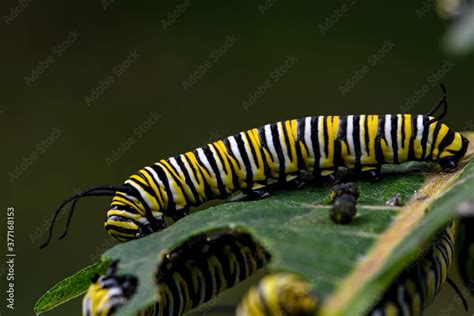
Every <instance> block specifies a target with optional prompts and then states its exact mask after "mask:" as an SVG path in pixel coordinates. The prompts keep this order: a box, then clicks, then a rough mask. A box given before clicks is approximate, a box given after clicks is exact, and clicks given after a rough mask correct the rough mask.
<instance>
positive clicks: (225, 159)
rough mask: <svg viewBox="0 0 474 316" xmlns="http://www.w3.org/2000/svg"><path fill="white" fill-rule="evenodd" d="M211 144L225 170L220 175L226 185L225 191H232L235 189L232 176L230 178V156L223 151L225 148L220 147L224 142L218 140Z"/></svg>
mask: <svg viewBox="0 0 474 316" xmlns="http://www.w3.org/2000/svg"><path fill="white" fill-rule="evenodd" d="M212 146H213V147H214V149H215V150H216V152H218V153H219V156H218V157H217V158H218V159H219V161H220V162H221V164H222V166H223V168H224V171H225V172H222V173H223V174H222V177H223V179H222V182H223V183H224V186H225V187H226V190H227V192H232V191H233V190H234V189H235V188H234V182H233V178H232V169H231V167H230V163H229V159H230V157H229V156H228V155H227V152H226V151H225V149H222V147H224V148H225V145H224V142H222V141H221V140H219V141H217V142H214V143H213V144H212ZM221 146H222V147H221ZM231 163H232V162H231Z"/></svg>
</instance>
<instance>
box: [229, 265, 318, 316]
mask: <svg viewBox="0 0 474 316" xmlns="http://www.w3.org/2000/svg"><path fill="white" fill-rule="evenodd" d="M310 289H311V286H310V284H309V283H307V282H306V281H303V280H302V279H300V278H298V277H297V276H296V275H295V274H292V273H273V274H269V275H267V276H265V277H264V278H263V279H262V280H261V281H260V282H259V283H258V285H257V286H255V287H252V288H251V289H250V290H249V291H248V292H247V294H246V295H245V297H244V298H243V300H242V303H241V304H240V305H239V306H238V307H237V311H236V316H248V315H252V316H286V315H294V316H314V315H316V313H317V308H318V304H317V297H316V295H312V294H311V292H310Z"/></svg>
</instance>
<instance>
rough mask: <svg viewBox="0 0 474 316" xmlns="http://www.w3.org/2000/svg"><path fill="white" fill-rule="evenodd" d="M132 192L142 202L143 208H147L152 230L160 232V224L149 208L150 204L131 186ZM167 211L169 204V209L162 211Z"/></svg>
mask: <svg viewBox="0 0 474 316" xmlns="http://www.w3.org/2000/svg"><path fill="white" fill-rule="evenodd" d="M130 190H131V191H132V196H133V197H135V198H136V199H137V200H138V201H140V203H142V205H143V207H144V208H145V217H146V218H147V219H148V222H149V223H150V226H151V228H152V230H153V231H158V230H159V227H158V222H157V220H156V218H155V217H154V216H153V214H152V213H151V209H150V207H149V206H148V204H147V203H146V202H145V200H144V199H143V198H142V196H141V195H140V193H139V192H138V190H137V189H136V188H134V187H132V186H130ZM167 210H169V204H168V208H163V209H162V210H161V211H162V212H163V213H165V212H166V211H167Z"/></svg>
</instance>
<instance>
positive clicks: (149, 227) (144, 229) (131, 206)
mask: <svg viewBox="0 0 474 316" xmlns="http://www.w3.org/2000/svg"><path fill="white" fill-rule="evenodd" d="M146 214H151V215H149V216H146ZM164 225H165V224H164V219H163V213H161V212H152V211H151V210H149V209H147V207H146V206H144V203H141V202H140V201H139V200H138V199H137V198H135V197H133V196H132V195H130V194H125V193H121V192H118V193H117V194H116V195H115V196H114V198H113V200H112V204H111V206H110V209H109V211H108V212H107V220H106V221H105V223H104V226H105V229H106V230H107V232H108V233H109V234H110V235H111V236H112V237H114V238H116V239H118V240H119V241H128V240H132V239H137V238H141V237H144V236H146V235H149V234H151V233H153V232H155V231H158V230H160V229H162V228H164Z"/></svg>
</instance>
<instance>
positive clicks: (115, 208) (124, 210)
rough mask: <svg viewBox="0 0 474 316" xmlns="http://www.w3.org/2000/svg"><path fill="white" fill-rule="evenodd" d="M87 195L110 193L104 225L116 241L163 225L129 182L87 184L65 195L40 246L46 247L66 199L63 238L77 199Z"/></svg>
mask: <svg viewBox="0 0 474 316" xmlns="http://www.w3.org/2000/svg"><path fill="white" fill-rule="evenodd" d="M87 196H113V197H114V199H113V201H112V205H111V207H110V209H109V211H108V212H107V220H106V222H105V228H106V230H107V231H108V232H109V234H110V235H112V236H113V237H115V238H116V239H118V240H120V241H127V240H131V239H136V238H140V237H143V236H145V235H148V234H150V233H152V232H156V231H159V230H161V229H163V228H164V227H165V221H164V218H163V213H161V212H159V210H155V209H153V210H152V209H151V207H150V206H149V205H148V204H147V203H146V202H145V200H144V198H143V197H142V196H141V194H140V193H139V192H138V190H137V189H135V188H134V187H132V186H131V185H128V184H124V185H121V186H111V185H101V186H95V187H92V188H89V189H87V190H84V191H82V192H80V193H77V194H74V195H72V196H70V197H68V198H67V199H65V200H64V201H63V202H62V203H61V204H60V205H59V206H58V208H57V209H56V212H55V213H54V216H53V218H52V220H51V225H50V227H49V235H48V239H47V240H46V242H45V243H44V244H42V245H41V246H40V248H44V247H46V246H47V245H48V244H49V242H50V241H51V238H52V236H53V229H54V225H55V223H56V220H57V218H58V216H59V214H60V213H61V210H62V209H63V208H64V207H65V206H66V205H67V204H69V203H70V208H69V215H68V219H67V224H66V229H65V230H64V232H63V234H62V235H61V236H60V237H59V239H63V238H64V237H65V236H66V234H67V232H68V229H69V225H70V223H71V220H72V216H73V213H74V209H75V207H76V204H77V201H79V199H81V198H83V197H87Z"/></svg>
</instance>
